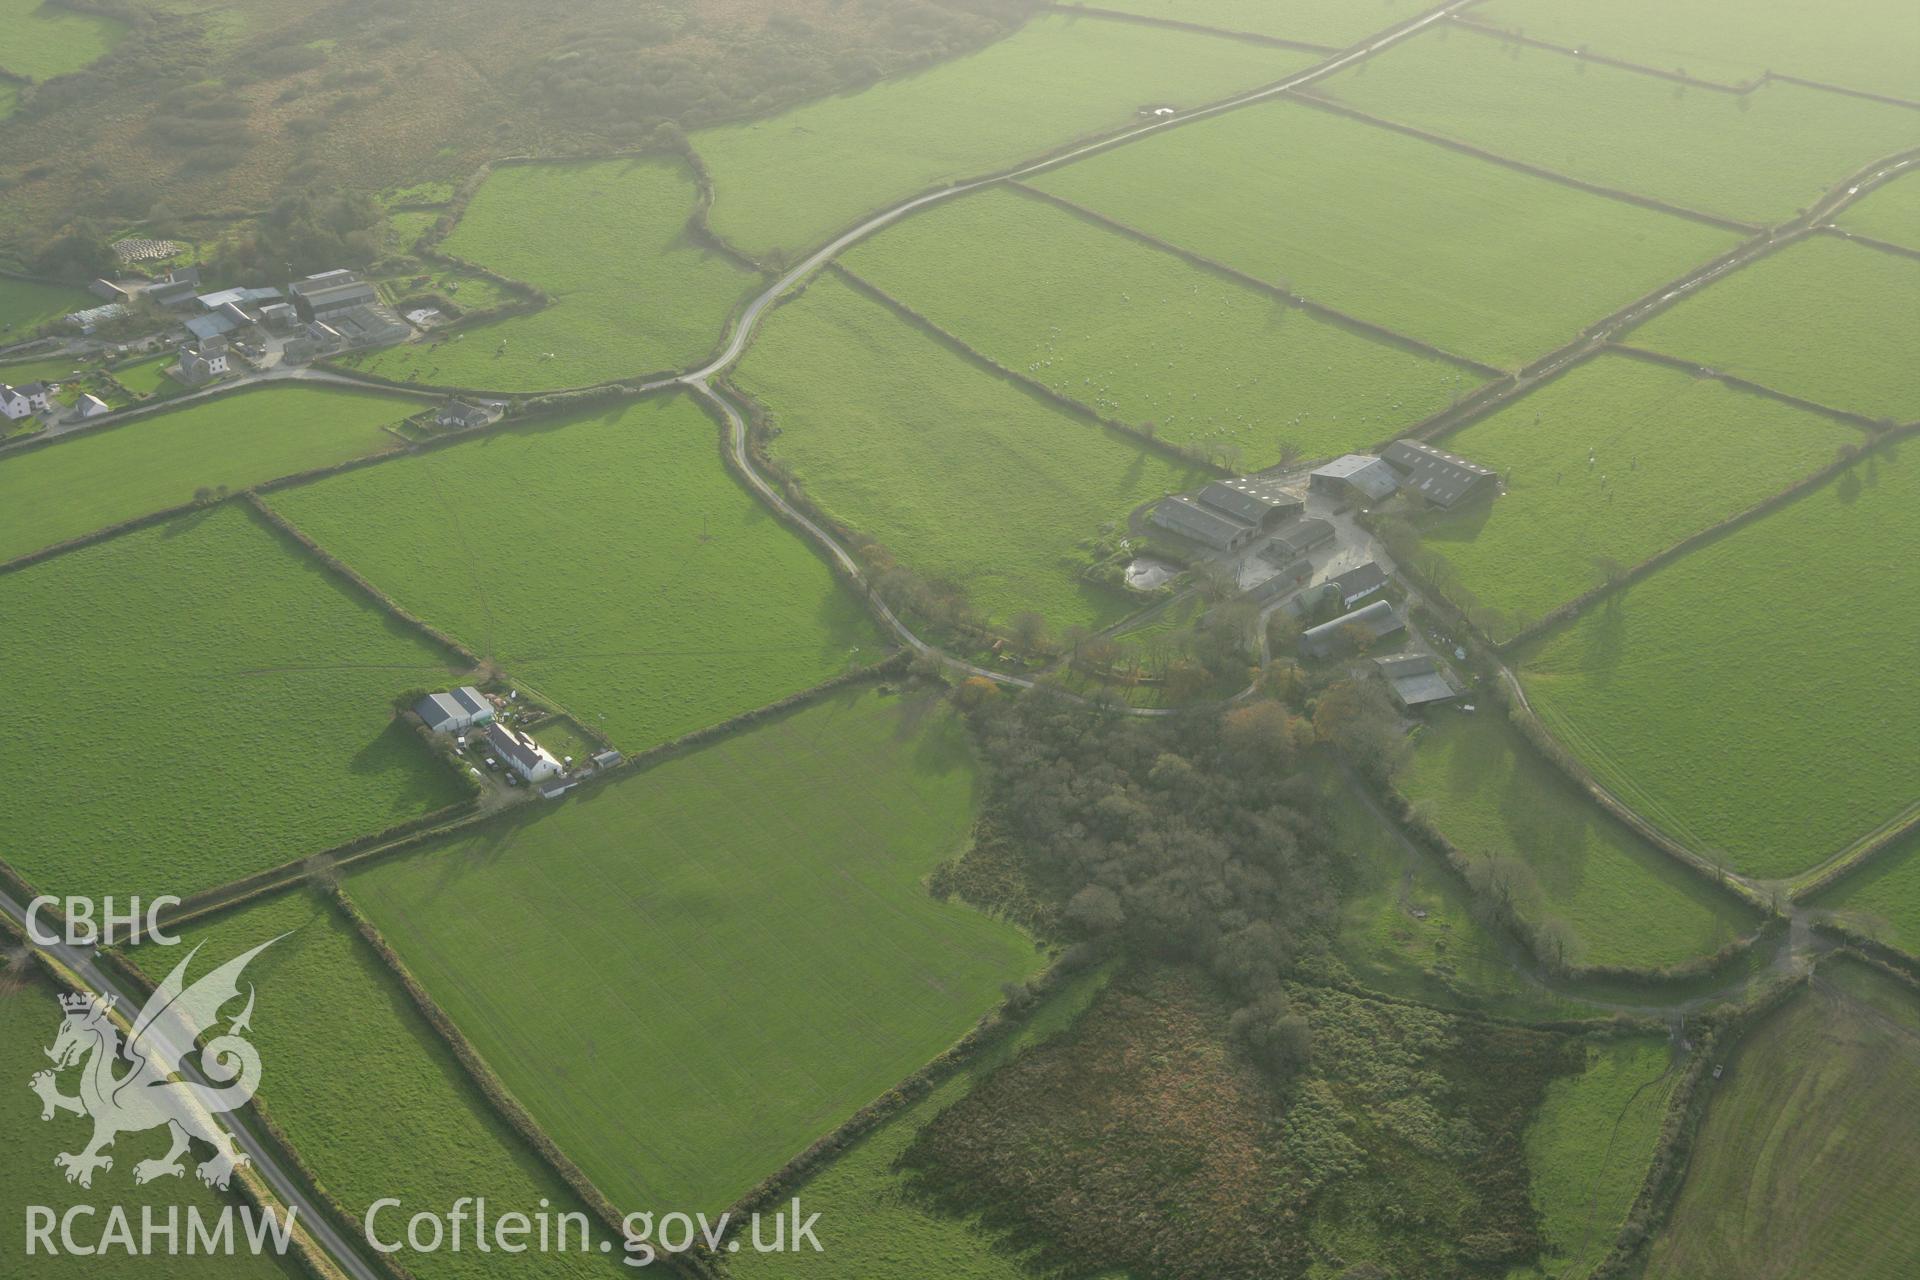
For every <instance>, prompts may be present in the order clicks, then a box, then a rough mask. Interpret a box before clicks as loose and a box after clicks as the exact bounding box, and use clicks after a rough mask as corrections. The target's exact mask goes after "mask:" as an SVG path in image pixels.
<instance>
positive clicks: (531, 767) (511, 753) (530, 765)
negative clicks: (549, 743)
mask: <svg viewBox="0 0 1920 1280" xmlns="http://www.w3.org/2000/svg"><path fill="white" fill-rule="evenodd" d="M487 746H488V747H489V748H491V749H492V750H493V752H494V754H495V755H497V756H499V757H500V759H502V760H504V761H506V763H507V765H508V767H509V768H511V769H512V770H513V771H514V772H515V773H517V774H519V775H520V776H521V777H522V778H525V779H526V780H527V781H528V782H540V781H542V780H544V779H546V778H551V777H553V776H554V775H555V774H557V773H559V772H560V762H559V761H558V760H556V759H554V758H553V753H552V752H550V751H548V750H547V749H546V748H545V747H543V746H541V745H540V744H539V743H537V742H535V741H534V740H533V739H532V738H529V737H528V736H527V735H526V734H524V733H520V732H518V731H517V730H514V729H509V728H508V727H507V726H506V725H503V724H500V723H499V722H497V721H496V722H494V723H492V724H489V725H488V726H487Z"/></svg>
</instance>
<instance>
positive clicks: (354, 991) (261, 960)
mask: <svg viewBox="0 0 1920 1280" xmlns="http://www.w3.org/2000/svg"><path fill="white" fill-rule="evenodd" d="M282 934H285V935H287V936H285V937H280V939H279V941H277V942H275V943H274V944H273V945H272V946H270V947H268V948H267V949H266V950H265V951H263V952H261V953H260V955H259V957H258V958H257V959H255V960H254V961H253V962H252V963H251V964H249V965H248V966H247V975H246V976H247V981H248V982H251V983H253V984H254V986H255V989H256V990H257V991H258V993H259V995H258V1002H257V1005H256V1009H255V1015H254V1019H253V1032H252V1035H251V1037H250V1038H251V1039H252V1041H253V1043H254V1044H255V1045H256V1046H257V1047H258V1048H259V1050H260V1059H261V1061H262V1063H264V1064H265V1073H264V1075H263V1077H262V1080H263V1082H262V1084H261V1086H260V1095H259V1096H260V1101H261V1103H262V1104H263V1105H264V1106H265V1107H266V1108H267V1110H268V1112H270V1113H271V1114H272V1116H273V1119H274V1121H275V1123H277V1124H278V1125H279V1126H280V1128H281V1130H282V1132H284V1133H285V1134H286V1135H287V1138H288V1140H289V1141H290V1142H291V1143H292V1144H293V1145H294V1147H295V1148H296V1149H298V1151H299V1152H300V1155H301V1157H302V1158H303V1159H304V1160H305V1161H306V1162H307V1167H308V1168H310V1169H311V1170H312V1171H313V1173H314V1176H315V1177H317V1178H318V1179H319V1180H320V1182H321V1183H322V1184H323V1185H325V1186H326V1188H327V1189H328V1190H329V1191H330V1192H331V1193H332V1194H333V1195H334V1197H335V1198H336V1199H338V1200H339V1201H340V1203H341V1204H343V1205H344V1206H346V1208H347V1211H348V1212H349V1213H351V1214H352V1215H353V1218H354V1221H355V1222H356V1223H359V1222H362V1221H363V1220H364V1217H365V1214H366V1211H367V1209H368V1207H369V1206H370V1205H372V1203H373V1202H374V1201H375V1200H378V1199H381V1198H383V1197H387V1196H396V1197H398V1198H399V1199H400V1200H402V1201H403V1202H404V1207H403V1208H400V1209H392V1208H389V1209H387V1210H385V1211H383V1212H382V1213H381V1215H380V1217H379V1218H378V1220H377V1225H378V1227H379V1231H380V1236H381V1238H382V1239H385V1240H389V1241H391V1240H404V1238H405V1228H406V1220H407V1218H408V1217H409V1216H411V1215H412V1214H413V1213H415V1212H417V1211H418V1210H421V1209H431V1210H432V1211H433V1212H435V1213H445V1212H446V1211H447V1208H448V1207H449V1206H450V1205H452V1204H453V1202H454V1201H455V1200H457V1199H459V1198H460V1197H461V1196H485V1197H486V1200H487V1208H488V1211H489V1215H490V1216H497V1215H499V1214H503V1213H510V1212H521V1213H527V1214H533V1213H537V1212H539V1209H540V1202H541V1200H542V1198H544V1199H546V1200H548V1201H550V1202H551V1207H550V1208H549V1209H548V1212H550V1213H552V1214H555V1215H558V1214H561V1213H572V1212H585V1210H584V1209H582V1207H581V1205H580V1204H579V1202H578V1200H577V1198H576V1197H575V1196H574V1194H573V1193H572V1191H571V1190H569V1189H568V1187H567V1185H566V1183H564V1182H562V1181H561V1180H560V1177H559V1175H557V1174H555V1173H554V1172H553V1171H552V1170H551V1169H550V1168H549V1167H548V1166H547V1165H546V1164H545V1163H544V1162H543V1161H542V1160H541V1159H540V1158H539V1156H537V1155H536V1154H535V1153H534V1152H533V1151H531V1150H530V1149H528V1147H527V1145H526V1143H525V1142H524V1140H522V1139H521V1138H520V1137H519V1135H518V1134H516V1133H514V1132H513V1130H512V1129H511V1128H510V1127H508V1125H507V1124H506V1122H505V1121H503V1120H502V1119H501V1118H500V1116H499V1114H498V1113H497V1112H495V1111H494V1110H493V1109H492V1107H491V1106H490V1105H489V1104H488V1102H487V1100H486V1099H485V1098H484V1097H483V1096H482V1095H481V1093H480V1091H479V1089H478V1088H476V1087H475V1086H474V1084H473V1081H472V1079H471V1078H470V1077H469V1076H468V1075H467V1073H466V1071H465V1069H464V1068H462V1067H461V1065H460V1063H459V1062H458V1060H456V1059H455V1058H454V1056H453V1053H452V1051H451V1050H449V1049H448V1048H447V1047H446V1045H445V1042H443V1041H442V1040H441V1039H440V1038H439V1036H438V1035H437V1034H436V1033H435V1032H434V1030H433V1028H432V1027H431V1026H429V1025H428V1024H427V1021H426V1019H424V1018H423V1017H421V1016H420V1013H419V1011H418V1010H417V1009H416V1008H415V1007H414V1005H413V1003H412V1002H411V1001H410V1000H409V999H408V997H407V995H406V993H405V992H404V991H402V990H401V989H400V985H399V983H398V982H396V981H395V980H394V978H393V976H392V975H391V974H390V973H389V972H388V971H387V969H386V967H385V966H384V965H382V964H381V962H380V960H379V958H378V957H377V956H375V955H374V954H373V952H372V950H371V949H370V948H368V946H367V945H366V943H365V942H364V941H362V940H361V938H360V936H359V934H358V933H357V932H356V931H355V930H354V928H353V926H352V925H350V924H348V923H347V922H346V921H345V920H343V919H342V918H341V916H340V914H339V912H338V911H337V910H335V908H334V907H333V906H332V905H331V904H330V903H327V902H325V901H323V900H322V899H320V898H318V897H315V896H312V895H309V894H306V893H290V894H285V895H282V896H280V897H277V898H273V899H270V900H268V901H265V902H261V903H259V904H257V905H254V906H250V907H247V908H245V909H244V910H241V911H237V912H231V913H228V914H224V915H222V916H220V917H218V918H217V919H215V920H213V921H211V922H208V923H205V924H200V925H196V926H194V927H192V928H190V929H186V930H183V931H182V933H181V943H182V945H181V946H178V947H145V948H142V949H140V950H139V951H138V952H136V953H135V959H136V960H137V961H138V963H139V964H140V966H141V967H142V969H143V970H144V971H145V972H146V974H147V976H148V977H150V978H152V979H153V980H154V981H156V982H157V981H159V980H160V979H162V978H164V977H165V976H166V975H167V972H168V971H169V970H170V969H171V968H172V967H173V966H174V965H175V964H177V963H179V961H180V959H181V958H182V957H183V956H185V954H186V952H187V950H188V948H190V947H193V946H199V945H204V946H205V947H206V950H205V951H204V952H202V953H201V957H200V959H198V960H197V961H196V962H195V967H194V969H193V970H192V973H193V974H196V975H197V974H199V973H201V972H203V971H204V967H205V966H207V965H209V964H220V963H224V962H225V961H226V960H228V959H230V958H232V957H233V956H236V955H238V954H240V953H241V952H243V951H246V950H248V949H249V948H251V947H256V946H258V945H260V944H261V943H262V942H265V941H267V940H268V939H269V938H274V937H277V936H279V935H282ZM236 1008H237V1006H236ZM470 1231H471V1228H470V1227H469V1232H470ZM593 1234H594V1237H595V1239H596V1241H597V1239H598V1238H599V1237H600V1236H601V1235H602V1234H603V1233H602V1232H600V1231H599V1230H597V1229H596V1230H595V1231H594V1233H593ZM574 1239H578V1235H577V1233H576V1235H575V1236H574ZM466 1243H467V1246H468V1247H467V1248H465V1249H464V1250H462V1251H461V1252H458V1253H455V1252H453V1251H452V1250H450V1249H448V1250H442V1251H440V1252H437V1253H419V1252H414V1251H412V1250H408V1251H406V1252H404V1253H401V1254H397V1255H395V1256H396V1259H397V1260H398V1261H399V1262H400V1263H401V1265H403V1266H405V1267H406V1268H407V1269H408V1270H409V1271H411V1272H412V1273H413V1274H414V1275H416V1276H419V1277H420V1278H421V1280H439V1278H440V1277H453V1278H456V1280H457V1278H459V1277H467V1276H489V1275H497V1274H499V1273H500V1269H499V1266H498V1263H497V1262H496V1261H494V1260H490V1259H489V1258H488V1257H487V1256H486V1255H484V1254H481V1253H478V1252H476V1251H475V1250H474V1249H473V1248H472V1237H471V1235H470V1234H469V1235H468V1236H467V1237H466ZM616 1256H618V1255H616ZM512 1270H513V1274H515V1275H543V1276H587V1275H597V1276H605V1275H609V1274H611V1273H612V1272H614V1271H619V1270H624V1268H621V1267H619V1266H618V1265H617V1264H616V1263H613V1262H609V1261H607V1260H606V1259H605V1258H603V1257H601V1256H600V1255H599V1254H597V1253H596V1254H594V1255H592V1256H591V1257H589V1256H585V1255H581V1254H578V1253H572V1252H569V1253H561V1252H558V1251H549V1252H545V1253H542V1252H539V1251H537V1250H533V1251H529V1252H527V1253H525V1254H522V1255H520V1256H519V1257H517V1258H516V1259H514V1263H513V1268H512Z"/></svg>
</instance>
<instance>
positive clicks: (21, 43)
mask: <svg viewBox="0 0 1920 1280" xmlns="http://www.w3.org/2000/svg"><path fill="white" fill-rule="evenodd" d="M0 28H4V29H5V31H6V33H7V38H6V40H5V42H3V43H0V67H4V68H6V69H7V70H8V71H11V72H13V73H14V74H15V75H21V76H28V77H31V78H32V79H35V80H51V79H52V78H53V77H54V76H63V75H66V74H67V73H68V72H69V71H78V70H79V69H80V68H82V67H84V66H86V65H87V64H88V63H89V62H92V61H93V60H94V59H95V58H98V57H101V56H103V55H104V54H106V53H107V52H108V51H109V50H110V49H112V48H113V46H114V45H116V44H118V43H119V41H120V37H121V36H122V35H124V34H126V27H125V25H124V24H122V23H120V22H119V21H117V20H115V19H113V18H102V17H96V16H94V15H93V14H90V13H76V12H74V11H73V10H71V9H66V8H62V7H60V6H59V5H52V4H45V3H42V0H0ZM69 310H71V308H69Z"/></svg>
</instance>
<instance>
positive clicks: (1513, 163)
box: [1286, 88, 1763, 236]
mask: <svg viewBox="0 0 1920 1280" xmlns="http://www.w3.org/2000/svg"><path fill="white" fill-rule="evenodd" d="M1286 96H1287V97H1289V98H1291V99H1293V100H1294V101H1296V102H1302V103H1306V104H1307V105H1309V106H1313V107H1317V108H1318V109H1320V110H1322V111H1327V112H1331V113H1332V114H1334V115H1337V116H1344V117H1346V118H1347V119H1349V120H1353V121H1356V122H1358V123H1360V124H1365V125H1371V126H1372V127H1374V128H1376V129H1385V130H1387V131H1389V132H1391V133H1398V134H1402V135H1404V136H1406V137H1409V138H1414V139H1417V140H1419V141H1421V142H1425V143H1429V144H1431V145H1433V146H1436V147H1444V148H1446V149H1447V150H1449V151H1457V152H1459V153H1460V154H1462V155H1465V156H1470V157H1472V158H1473V159H1475V160H1481V161H1485V162H1486V163H1488V164H1496V165H1499V166H1500V167H1501V168H1503V169H1511V170H1513V171H1514V172H1515V173H1521V174H1525V175H1526V176H1528V177H1530V178H1539V179H1541V180H1542V181H1545V182H1554V183H1558V184H1560V185H1561V186H1563V187H1571V188H1573V189H1574V190H1575V191H1584V192H1586V193H1587V194H1588V195H1591V196H1600V197H1602V198H1604V199H1608V200H1617V201H1620V202H1622V203H1624V204H1631V205H1637V206H1639V207H1640V208H1642V209H1647V210H1650V211H1652V212H1654V213H1664V214H1669V215H1671V216H1673V217H1676V218H1686V219H1689V220H1691V221H1693V222H1701V223H1705V224H1706V225H1708V226H1710V227H1718V228H1719V229H1720V230H1722V231H1737V232H1739V233H1740V234H1742V235H1746V236H1752V235H1756V234H1758V233H1759V232H1760V231H1761V230H1763V228H1761V227H1760V226H1758V225H1757V224H1755V223H1751V222H1741V221H1740V220H1738V219H1737V218H1728V217H1724V216H1722V215H1720V214H1717V213H1708V212H1707V211H1706V210H1704V209H1690V208H1688V207H1687V206H1685V205H1679V204H1671V203H1669V202H1668V201H1665V200H1661V199H1659V198H1658V197H1656V196H1644V195H1641V194H1640V193H1638V192H1636V191H1628V190H1626V189H1625V188H1624V187H1609V186H1606V185H1604V184H1602V183H1598V182H1589V181H1587V180H1586V179H1585V178H1576V177H1574V176H1573V175H1572V174H1568V173H1561V172H1560V171H1559V170H1557V169H1549V168H1547V167H1546V166H1544V165H1538V164H1534V163H1533V162H1532V161H1530V160H1520V159H1516V158H1515V157H1513V156H1509V155H1503V154H1501V153H1500V152H1498V151H1489V150H1488V149H1486V148H1485V147H1480V146H1476V145H1474V144H1473V143H1471V142H1465V141H1462V140H1461V139H1459V138H1450V137H1448V136H1447V135H1446V134H1443V133H1434V132H1432V131H1431V130H1428V129H1423V128H1421V127H1420V126H1418V125H1412V124H1403V123H1401V122H1400V121H1398V120H1389V119H1387V118H1386V117H1385V116H1376V115H1374V114H1373V113H1372V112H1370V111H1362V110H1360V109H1359V108H1358V107H1351V106H1348V105H1347V104H1346V103H1344V102H1341V101H1340V100H1339V99H1337V98H1329V97H1326V96H1324V95H1322V94H1318V93H1315V92H1314V91H1313V90H1312V89H1311V88H1305V89H1289V90H1287V95H1286Z"/></svg>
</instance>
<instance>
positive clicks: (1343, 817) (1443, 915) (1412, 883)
mask: <svg viewBox="0 0 1920 1280" xmlns="http://www.w3.org/2000/svg"><path fill="white" fill-rule="evenodd" d="M1323 785H1324V788H1325V790H1324V795H1325V797H1326V800H1325V804H1326V808H1325V809H1324V810H1323V812H1324V813H1325V815H1326V819H1327V822H1328V824H1329V828H1330V830H1331V832H1332V835H1333V838H1334V840H1335V841H1337V845H1336V847H1337V848H1338V849H1339V850H1340V852H1341V853H1342V854H1343V855H1345V857H1346V860H1347V866H1348V867H1349V874H1348V880H1347V883H1346V884H1344V885H1343V886H1342V887H1341V895H1340V920H1339V927H1338V930H1337V932H1336V934H1335V936H1334V942H1333V946H1332V955H1333V958H1334V959H1336V960H1338V961H1339V962H1340V965H1341V966H1342V967H1343V968H1344V969H1345V971H1346V972H1345V973H1344V974H1341V973H1339V972H1338V971H1335V972H1334V974H1333V975H1332V976H1333V977H1334V978H1335V979H1336V980H1338V979H1342V978H1345V979H1347V980H1350V981H1351V982H1353V983H1355V984H1357V985H1359V986H1361V987H1364V988H1366V989H1367V990H1369V991H1381V992H1385V993H1386V994H1388V995H1396V996H1405V997H1407V998H1409V999H1413V1000H1419V1001H1422V1002H1424V1003H1428V1004H1438V1005H1446V1006H1451V1007H1455V1008H1466V1009H1477V1010H1482V1011H1485V1012H1487V1013H1494V1014H1499V1015H1502V1016H1504V1017H1511V1018H1534V1019H1544V1018H1579V1017H1585V1016H1588V1015H1589V1014H1590V1013H1591V1010H1589V1009H1586V1008H1583V1007H1582V1006H1580V1005H1578V1004H1576V1003H1573V1002H1571V1001H1567V1000H1563V999H1560V998H1559V997H1556V996H1554V995H1552V994H1550V993H1548V992H1547V991H1545V990H1543V989H1541V988H1539V987H1536V986H1534V985H1533V984H1531V983H1529V982H1528V981H1527V980H1526V979H1525V978H1524V977H1523V976H1522V974H1521V971H1520V969H1521V967H1522V966H1526V965H1528V964H1530V963H1531V961H1530V960H1529V958H1528V957H1527V955H1526V953H1525V951H1524V950H1523V949H1522V948H1521V947H1520V945H1519V943H1518V942H1517V941H1513V940H1511V939H1507V938H1504V937H1496V936H1495V935H1494V934H1492V933H1490V932H1489V931H1488V930H1487V928H1486V926H1484V925H1482V924H1481V923H1480V921H1479V920H1478V919H1476V918H1475V916H1474V912H1473V902H1472V898H1471V896H1470V895H1469V894H1468V892H1467V888H1466V886H1465V885H1464V884H1462V883H1461V882H1460V878H1459V877H1458V876H1456V875H1454V874H1453V873H1452V872H1451V871H1449V870H1448V869H1447V868H1446V867H1445V866H1444V865H1442V863H1441V862H1440V860H1439V858H1438V857H1436V856H1435V855H1433V854H1431V853H1428V852H1427V851H1426V850H1425V849H1423V848H1420V847H1419V846H1416V845H1414V844H1413V843H1412V842H1411V841H1407V840H1403V839H1401V837H1400V835H1399V833H1398V832H1396V831H1395V830H1394V829H1393V828H1392V827H1391V826H1389V825H1388V823H1387V821H1386V819H1385V818H1384V817H1383V816H1381V815H1380V814H1378V813H1376V812H1375V811H1374V810H1373V809H1372V808H1371V807H1369V806H1368V804H1367V802H1366V800H1365V798H1364V797H1363V794H1362V793H1361V791H1360V790H1359V784H1358V783H1356V782H1350V781H1348V780H1346V779H1344V778H1342V777H1340V776H1339V775H1338V774H1335V773H1333V772H1332V771H1329V776H1328V777H1327V778H1326V779H1325V781H1324V784H1323Z"/></svg>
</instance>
